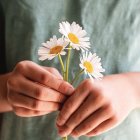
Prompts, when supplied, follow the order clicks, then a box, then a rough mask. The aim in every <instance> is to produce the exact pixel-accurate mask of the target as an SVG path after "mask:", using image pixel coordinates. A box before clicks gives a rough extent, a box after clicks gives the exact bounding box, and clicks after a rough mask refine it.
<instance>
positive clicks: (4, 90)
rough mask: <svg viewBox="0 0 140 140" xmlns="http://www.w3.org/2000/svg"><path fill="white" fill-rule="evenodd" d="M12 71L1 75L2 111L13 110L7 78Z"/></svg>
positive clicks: (0, 100) (0, 110) (0, 97)
mask: <svg viewBox="0 0 140 140" xmlns="http://www.w3.org/2000/svg"><path fill="white" fill-rule="evenodd" d="M10 75H11V73H8V74H4V75H0V112H6V111H12V106H11V105H10V103H9V102H8V100H7V80H8V79H9V76H10Z"/></svg>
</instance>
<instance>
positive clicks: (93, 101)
mask: <svg viewBox="0 0 140 140" xmlns="http://www.w3.org/2000/svg"><path fill="white" fill-rule="evenodd" d="M136 108H140V72H132V73H122V74H115V75H110V76H105V77H104V78H103V80H101V81H94V82H93V81H91V80H90V79H88V80H85V81H83V82H82V83H81V84H80V85H79V86H78V87H77V89H76V90H75V91H74V94H72V95H71V97H70V98H69V99H68V100H67V101H66V103H65V104H64V106H63V108H62V110H61V112H60V114H59V116H58V119H57V125H58V129H59V134H60V135H61V136H66V135H69V134H71V135H72V136H81V135H86V136H95V135H99V134H101V133H103V132H106V131H108V130H110V129H112V128H114V127H115V126H117V125H119V124H120V123H121V122H122V121H123V120H124V119H125V118H126V117H127V116H128V114H129V113H130V112H131V111H132V110H134V109H136Z"/></svg>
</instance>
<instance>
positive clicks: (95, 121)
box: [71, 107, 112, 137]
mask: <svg viewBox="0 0 140 140" xmlns="http://www.w3.org/2000/svg"><path fill="white" fill-rule="evenodd" d="M111 115H112V113H111V112H110V110H109V108H108V107H102V108H100V109H98V110H97V111H96V112H94V113H93V114H92V115H91V116H90V117H88V118H87V119H86V120H84V121H83V122H82V123H81V124H80V125H79V126H78V127H77V128H75V129H74V130H73V132H72V133H71V135H72V136H75V137H78V136H81V135H85V134H87V133H88V132H90V131H92V130H93V129H94V128H95V127H97V126H98V125H100V124H101V123H102V122H104V121H106V120H107V119H109V118H111Z"/></svg>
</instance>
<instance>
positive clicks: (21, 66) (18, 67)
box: [15, 61, 25, 73]
mask: <svg viewBox="0 0 140 140" xmlns="http://www.w3.org/2000/svg"><path fill="white" fill-rule="evenodd" d="M24 69H25V61H22V62H19V63H18V64H17V65H16V67H15V72H18V73H21V72H22V71H23V70H24Z"/></svg>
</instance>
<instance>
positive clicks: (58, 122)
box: [56, 116, 64, 126]
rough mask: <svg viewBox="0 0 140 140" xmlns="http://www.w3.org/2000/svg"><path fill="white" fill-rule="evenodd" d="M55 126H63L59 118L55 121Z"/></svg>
mask: <svg viewBox="0 0 140 140" xmlns="http://www.w3.org/2000/svg"><path fill="white" fill-rule="evenodd" d="M56 124H57V125H58V126H62V125H63V124H64V122H63V121H62V120H61V119H60V117H59V116H58V117H57V119H56Z"/></svg>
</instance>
